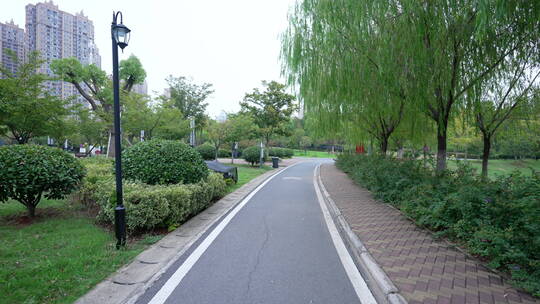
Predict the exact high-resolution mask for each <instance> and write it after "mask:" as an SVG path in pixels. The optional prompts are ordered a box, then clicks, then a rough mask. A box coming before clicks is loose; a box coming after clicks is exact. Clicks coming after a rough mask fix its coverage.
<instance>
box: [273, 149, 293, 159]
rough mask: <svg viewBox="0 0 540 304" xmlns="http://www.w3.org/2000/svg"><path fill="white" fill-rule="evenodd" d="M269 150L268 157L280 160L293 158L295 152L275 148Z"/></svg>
mask: <svg viewBox="0 0 540 304" xmlns="http://www.w3.org/2000/svg"><path fill="white" fill-rule="evenodd" d="M269 150H270V151H269V152H268V155H270V156H275V157H279V158H291V157H293V155H294V150H292V149H288V148H279V147H273V148H270V149H269Z"/></svg>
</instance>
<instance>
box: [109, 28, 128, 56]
mask: <svg viewBox="0 0 540 304" xmlns="http://www.w3.org/2000/svg"><path fill="white" fill-rule="evenodd" d="M130 32H131V30H130V29H129V28H128V27H127V26H125V25H123V24H117V25H113V28H112V34H113V37H114V40H115V41H116V43H117V44H118V46H119V47H120V48H121V49H122V50H124V48H125V47H126V46H127V45H128V42H129V35H130V34H129V33H130Z"/></svg>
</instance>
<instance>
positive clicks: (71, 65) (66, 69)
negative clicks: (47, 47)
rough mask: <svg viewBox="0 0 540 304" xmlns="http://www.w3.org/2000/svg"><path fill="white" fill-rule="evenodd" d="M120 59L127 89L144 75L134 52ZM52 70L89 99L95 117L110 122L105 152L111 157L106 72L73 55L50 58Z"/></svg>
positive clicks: (109, 85)
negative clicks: (126, 57)
mask: <svg viewBox="0 0 540 304" xmlns="http://www.w3.org/2000/svg"><path fill="white" fill-rule="evenodd" d="M126 62H127V63H125V62H124V61H122V62H121V63H120V66H121V67H122V68H121V70H120V75H121V76H122V80H123V81H124V84H125V85H124V88H125V91H124V92H123V93H129V92H130V90H131V89H132V88H133V85H134V84H137V83H141V82H143V81H144V78H143V76H145V75H146V72H144V69H143V67H142V65H141V64H140V61H139V60H138V59H137V58H136V57H134V56H133V55H132V56H131V57H130V58H129V59H128V60H126ZM51 70H52V71H53V72H54V73H55V74H56V75H58V77H59V78H60V79H61V80H63V81H66V82H69V83H71V84H73V85H74V86H75V88H76V89H77V91H78V92H79V94H81V96H82V97H83V98H84V99H85V100H86V101H87V102H88V104H89V105H90V108H91V109H92V111H93V112H94V114H95V115H97V117H99V118H100V119H102V120H103V121H105V122H107V123H108V125H109V144H108V148H107V155H108V156H109V157H114V136H113V135H114V134H113V132H114V128H113V124H112V120H113V119H112V117H113V116H112V115H113V94H112V83H111V81H110V79H109V78H108V77H107V74H106V73H105V72H104V71H102V70H101V69H100V68H98V67H97V66H96V65H93V64H90V65H83V64H81V63H80V62H79V61H78V60H77V59H76V58H63V59H57V60H53V62H52V63H51Z"/></svg>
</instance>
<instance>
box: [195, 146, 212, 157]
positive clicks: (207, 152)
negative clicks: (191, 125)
mask: <svg viewBox="0 0 540 304" xmlns="http://www.w3.org/2000/svg"><path fill="white" fill-rule="evenodd" d="M195 149H196V150H197V152H199V154H201V157H202V158H203V159H204V160H213V159H214V158H215V157H216V148H215V147H214V146H213V145H211V144H209V143H204V144H202V145H200V146H197V147H196V148H195Z"/></svg>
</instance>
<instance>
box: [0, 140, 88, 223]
mask: <svg viewBox="0 0 540 304" xmlns="http://www.w3.org/2000/svg"><path fill="white" fill-rule="evenodd" d="M84 174H85V170H84V168H83V166H82V165H81V163H80V162H79V160H78V159H76V158H75V157H73V156H72V155H70V154H69V153H67V152H65V151H62V150H60V149H57V148H50V147H46V146H37V145H13V146H3V147H0V202H6V201H7V200H8V199H14V200H17V201H19V202H20V203H21V204H23V205H25V206H26V208H27V209H28V215H29V216H32V217H33V216H34V215H35V209H36V206H37V205H38V204H39V201H40V200H41V197H42V196H44V197H46V198H48V199H61V198H64V197H65V196H66V195H68V194H70V193H71V192H72V191H74V190H75V189H77V187H78V186H79V184H80V183H81V180H82V178H83V177H84Z"/></svg>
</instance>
